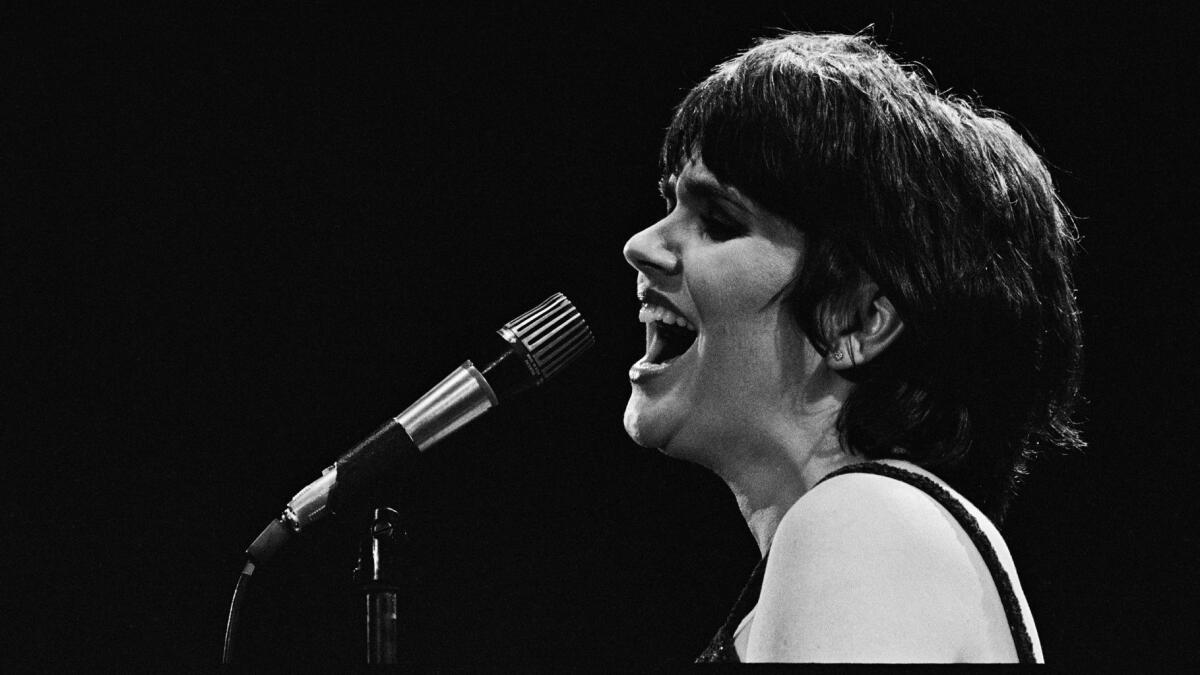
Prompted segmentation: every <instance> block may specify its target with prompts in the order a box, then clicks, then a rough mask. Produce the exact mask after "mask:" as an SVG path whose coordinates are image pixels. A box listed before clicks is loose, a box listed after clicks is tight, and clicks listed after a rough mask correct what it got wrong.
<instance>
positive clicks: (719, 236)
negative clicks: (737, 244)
mask: <svg viewBox="0 0 1200 675" xmlns="http://www.w3.org/2000/svg"><path fill="white" fill-rule="evenodd" d="M700 223H701V229H702V231H703V234H704V236H706V237H708V238H709V239H712V240H713V241H729V240H730V239H737V238H738V237H744V236H746V235H747V234H749V232H748V231H747V229H746V228H745V227H743V226H742V225H740V224H739V223H738V222H737V221H736V220H734V219H732V218H730V217H729V216H728V215H727V214H724V213H719V212H718V213H708V214H701V215H700Z"/></svg>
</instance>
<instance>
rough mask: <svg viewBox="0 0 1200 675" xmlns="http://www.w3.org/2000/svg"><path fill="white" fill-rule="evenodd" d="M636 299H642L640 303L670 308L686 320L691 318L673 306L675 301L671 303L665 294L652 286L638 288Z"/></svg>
mask: <svg viewBox="0 0 1200 675" xmlns="http://www.w3.org/2000/svg"><path fill="white" fill-rule="evenodd" d="M638 300H640V301H642V303H643V304H646V305H657V306H659V307H665V308H667V309H669V310H671V311H672V312H674V313H676V314H678V315H679V316H682V317H683V318H685V319H687V320H688V321H691V319H690V318H688V315H687V314H684V313H683V312H682V311H681V310H680V309H679V308H678V307H676V306H675V303H673V302H671V301H670V300H668V299H667V296H665V295H663V294H662V293H659V292H658V291H656V290H654V289H653V288H643V289H640V290H638ZM693 323H694V322H693Z"/></svg>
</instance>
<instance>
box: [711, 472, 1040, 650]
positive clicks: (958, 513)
mask: <svg viewBox="0 0 1200 675" xmlns="http://www.w3.org/2000/svg"><path fill="white" fill-rule="evenodd" d="M847 473H873V474H876V475H879V476H886V477H888V478H894V479H896V480H899V481H904V482H905V483H908V484H909V485H912V486H913V487H915V488H917V489H918V490H921V491H922V492H924V493H926V494H928V495H929V496H930V497H933V498H934V499H935V500H937V502H938V503H939V504H941V505H942V506H943V507H944V508H945V509H946V510H947V511H949V512H950V514H951V515H952V516H954V519H955V520H957V521H958V524H959V525H961V526H962V528H963V530H964V531H966V533H967V535H968V536H969V537H970V538H971V541H972V543H974V544H975V548H976V549H978V550H979V554H980V555H981V556H983V560H984V562H985V563H987V567H988V571H990V572H991V574H992V580H993V581H994V582H995V583H996V590H998V591H999V592H1000V601H1001V602H1002V603H1003V604H1004V613H1005V615H1006V616H1007V617H1008V628H1009V631H1011V633H1012V638H1013V644H1014V645H1015V646H1016V649H1017V660H1018V661H1019V662H1020V663H1036V657H1035V656H1034V652H1033V641H1032V640H1031V639H1030V637H1029V629H1028V628H1027V627H1026V626H1025V617H1024V615H1022V613H1021V604H1020V602H1018V601H1017V594H1016V591H1015V590H1014V588H1013V584H1012V580H1011V579H1010V578H1009V576H1008V571H1007V570H1005V569H1004V567H1003V566H1002V565H1001V564H1000V558H999V557H997V556H996V550H995V549H994V548H993V547H992V543H991V541H989V540H988V538H987V535H985V534H984V533H983V530H982V529H981V528H980V527H979V522H978V521H977V520H976V519H975V517H974V516H972V515H971V513H970V512H969V511H967V509H966V507H964V506H963V505H962V502H961V501H960V500H959V499H958V498H956V497H955V496H954V495H952V494H950V493H949V492H947V491H946V489H945V488H943V487H942V486H941V485H938V484H937V483H935V482H934V481H932V480H929V479H928V478H926V477H925V476H922V475H921V474H919V473H914V472H912V471H906V470H904V469H901V468H898V467H894V466H891V465H889V464H878V463H874V462H865V463H863V464H855V465H853V466H847V467H843V468H841V469H838V470H837V471H834V472H833V473H830V474H829V475H828V476H825V477H824V478H822V479H821V480H820V481H819V482H818V483H817V484H818V485H820V484H821V483H823V482H825V481H827V480H829V479H830V478H833V477H834V476H840V475H842V474H847ZM768 555H769V552H768ZM766 569H767V556H763V559H762V560H760V561H759V563H758V565H757V566H756V567H755V568H754V572H753V573H752V574H751V575H750V581H749V582H747V583H746V587H745V588H744V589H742V593H741V595H739V596H738V599H737V602H735V603H734V605H733V610H732V611H731V612H730V613H729V618H727V619H726V620H725V624H724V625H722V626H721V629H720V630H718V631H717V634H716V635H715V636H713V639H712V641H711V642H709V644H708V647H707V648H706V649H705V650H704V652H703V653H701V654H700V656H699V657H698V658H697V659H696V663H739V662H740V661H741V659H739V658H738V654H737V650H736V649H735V648H734V646H733V634H734V631H736V630H737V627H738V624H740V623H741V622H742V619H744V618H745V617H746V615H747V614H749V613H750V610H751V609H753V608H754V606H755V605H757V604H758V596H759V593H761V592H762V583H763V573H764V572H766Z"/></svg>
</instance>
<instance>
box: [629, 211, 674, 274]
mask: <svg viewBox="0 0 1200 675" xmlns="http://www.w3.org/2000/svg"><path fill="white" fill-rule="evenodd" d="M622 252H623V253H624V254H625V260H627V261H628V262H629V264H630V265H633V267H634V269H636V270H637V271H639V272H643V273H645V274H648V275H653V274H660V275H662V274H675V273H677V272H678V271H679V265H680V260H679V255H678V253H677V252H676V251H675V250H673V247H671V246H670V245H669V244H668V242H667V239H666V228H665V221H662V220H660V221H659V222H657V223H655V224H653V225H651V226H650V227H647V228H646V229H644V230H642V231H641V232H638V233H637V234H635V235H633V236H632V237H630V238H629V241H627V242H625V248H624V250H623V251H622Z"/></svg>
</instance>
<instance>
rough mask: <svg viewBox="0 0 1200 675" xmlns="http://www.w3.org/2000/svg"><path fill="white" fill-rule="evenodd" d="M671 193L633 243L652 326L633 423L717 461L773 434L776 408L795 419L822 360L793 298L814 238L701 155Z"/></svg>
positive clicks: (678, 452)
mask: <svg viewBox="0 0 1200 675" xmlns="http://www.w3.org/2000/svg"><path fill="white" fill-rule="evenodd" d="M663 193H664V196H665V197H666V199H667V206H668V213H667V215H666V217H664V218H663V219H662V220H660V221H658V222H657V223H655V224H653V225H651V226H650V227H648V228H646V229H644V230H642V231H641V232H638V233H637V234H635V235H634V236H633V237H632V238H631V239H630V240H629V241H628V242H627V243H626V244H625V251H624V253H625V259H626V260H628V261H629V264H631V265H633V267H634V268H635V269H637V271H638V281H637V283H638V296H639V299H641V300H642V302H643V305H642V309H641V311H640V313H639V317H638V318H639V320H640V321H642V322H643V323H645V324H647V325H646V355H645V356H643V357H642V359H641V360H639V361H638V362H637V363H635V364H634V365H633V367H632V368H631V369H630V371H629V379H630V382H631V383H632V389H633V391H632V393H631V395H630V397H629V403H628V405H627V406H626V408H625V430H626V431H627V432H628V433H629V435H630V437H631V438H633V440H634V441H636V442H637V443H639V444H640V445H643V446H646V447H657V448H661V449H663V451H664V452H666V453H667V454H669V455H672V456H679V457H685V458H687V459H691V460H693V461H697V462H699V463H701V464H706V465H711V463H712V461H715V460H719V459H720V458H721V457H722V455H727V454H728V453H730V452H736V451H737V449H738V448H743V447H749V446H753V445H754V444H755V442H756V441H761V440H764V439H761V438H758V436H759V435H761V434H763V430H764V429H766V428H768V427H767V426H766V425H768V424H770V422H771V418H772V416H783V417H781V419H786V418H787V417H789V416H792V415H794V414H795V403H796V401H797V395H798V393H799V392H800V391H801V389H802V387H803V384H804V382H805V379H806V378H807V376H808V375H809V374H811V371H812V370H813V369H814V368H815V364H816V363H817V362H818V361H819V359H820V357H819V356H818V355H817V354H816V351H815V350H814V349H813V348H812V347H811V345H809V343H808V341H807V340H806V339H805V337H804V335H803V333H801V331H800V329H799V327H798V324H797V323H796V321H795V320H794V319H793V318H792V317H791V315H790V314H789V312H788V311H787V310H785V308H784V305H783V300H784V298H786V296H787V295H788V294H789V292H790V290H791V283H792V281H793V279H794V278H795V276H796V274H797V272H798V270H799V266H800V262H801V259H802V257H803V254H804V236H803V235H802V234H801V233H800V232H799V231H798V230H796V229H795V228H794V227H792V226H791V225H789V224H788V223H787V222H786V221H785V220H784V219H783V218H781V217H780V216H777V215H775V214H773V213H770V212H768V211H766V210H764V209H763V208H761V207H759V206H758V205H757V204H755V203H754V202H753V201H751V200H750V199H749V198H748V197H746V196H744V195H742V194H741V193H740V192H739V191H738V190H737V189H736V188H732V187H731V186H726V185H722V184H720V183H718V182H717V180H716V178H715V177H714V176H713V175H712V173H710V172H709V171H708V169H707V168H706V167H705V166H704V164H703V162H702V161H700V160H698V159H697V160H694V161H692V162H689V163H688V164H687V165H685V166H684V167H683V169H682V170H681V171H680V172H679V174H678V175H676V176H672V177H671V179H670V180H669V181H668V182H667V183H666V184H664V186H663ZM664 324H666V325H664ZM693 331H694V332H693ZM693 335H694V336H695V339H694V342H691V343H690V346H689V342H688V341H689V340H690V339H691V337H692V336H693ZM685 347H686V351H683V353H682V354H680V353H679V351H680V350H683V349H684V348H685Z"/></svg>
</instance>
